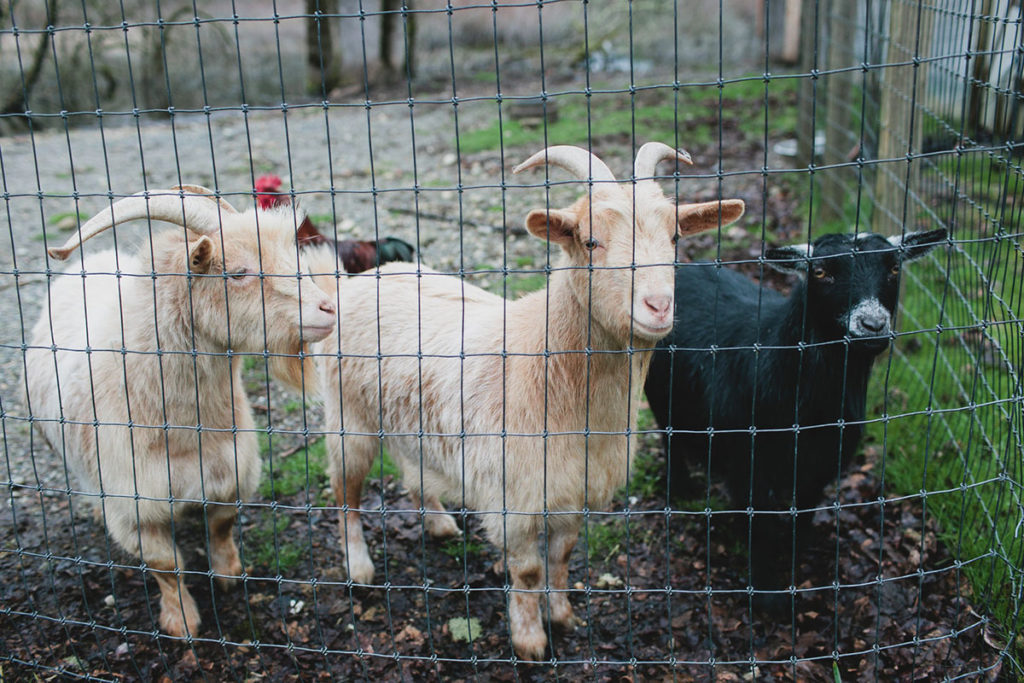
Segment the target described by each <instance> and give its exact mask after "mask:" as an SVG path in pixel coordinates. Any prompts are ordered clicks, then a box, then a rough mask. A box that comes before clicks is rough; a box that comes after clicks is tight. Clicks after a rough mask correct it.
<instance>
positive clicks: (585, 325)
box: [292, 143, 743, 659]
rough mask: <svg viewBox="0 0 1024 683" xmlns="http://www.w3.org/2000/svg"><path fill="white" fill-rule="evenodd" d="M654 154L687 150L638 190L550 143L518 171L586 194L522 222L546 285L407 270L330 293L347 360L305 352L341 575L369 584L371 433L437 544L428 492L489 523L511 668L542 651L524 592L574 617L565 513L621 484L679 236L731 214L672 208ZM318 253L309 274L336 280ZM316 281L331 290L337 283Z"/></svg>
mask: <svg viewBox="0 0 1024 683" xmlns="http://www.w3.org/2000/svg"><path fill="white" fill-rule="evenodd" d="M662 160H673V161H675V160H679V161H684V162H687V163H689V156H688V155H686V154H685V153H682V152H677V151H676V150H674V149H672V148H670V147H668V146H666V145H663V144H660V143H648V144H646V145H644V146H643V147H642V148H641V149H640V152H639V154H638V155H637V158H636V163H635V169H634V173H635V176H636V178H637V179H638V182H636V183H635V185H634V184H632V183H630V184H624V185H619V184H618V183H617V181H616V180H615V177H614V176H613V175H612V173H611V171H609V170H608V167H607V166H606V165H605V164H604V163H603V162H602V161H601V160H600V159H598V158H597V157H596V156H593V155H592V154H590V153H589V152H587V151H586V150H584V149H581V148H578V147H570V146H556V147H549V148H548V149H545V150H543V151H541V152H539V153H537V154H535V155H533V156H532V157H530V158H529V159H528V160H527V161H526V162H524V163H523V164H521V165H519V166H518V167H517V168H516V169H515V172H517V173H518V172H520V171H523V170H526V169H530V168H534V167H536V166H541V165H544V164H549V165H554V166H559V167H561V168H563V169H565V170H567V171H569V172H570V173H572V174H573V175H574V176H576V177H577V178H584V179H585V178H588V176H589V177H591V178H592V179H593V181H594V185H593V189H592V192H591V193H590V194H588V195H587V196H584V197H582V198H580V199H579V200H577V201H576V202H575V203H574V204H573V205H572V206H571V207H569V208H568V209H565V210H555V209H550V210H534V211H531V212H530V214H529V215H528V216H527V218H526V227H527V229H528V230H529V231H530V232H531V233H533V234H534V235H535V236H537V237H539V238H541V239H545V240H548V241H550V242H553V243H556V244H558V245H559V246H560V247H561V248H562V251H563V254H562V257H561V260H560V262H559V263H558V265H557V267H555V268H554V269H553V270H552V272H551V276H550V280H549V284H548V287H547V288H546V289H545V290H542V291H538V292H534V293H532V294H528V295H526V296H524V297H522V298H520V299H518V300H516V301H506V300H505V299H502V298H501V297H498V296H495V295H493V294H489V293H487V292H485V291H483V290H481V289H479V288H476V287H473V286H472V285H469V284H466V283H465V282H463V281H461V280H459V279H458V278H455V277H450V276H445V275H441V274H438V273H434V272H433V271H429V270H425V269H419V270H418V269H417V268H416V266H415V265H413V264H408V263H406V264H389V265H387V266H384V267H382V268H381V269H380V277H379V278H378V277H361V276H354V277H351V278H345V279H344V280H342V281H340V282H338V283H337V286H338V287H339V288H340V293H341V299H340V301H341V310H340V314H339V321H340V325H341V326H342V329H343V330H344V332H343V333H341V336H340V351H341V353H340V355H339V354H337V350H338V349H339V340H338V339H336V338H335V337H333V336H332V337H331V338H328V339H327V340H325V341H324V342H321V343H320V344H317V345H314V346H313V349H312V350H313V351H314V352H319V353H321V354H324V355H322V356H320V357H319V359H318V364H319V368H318V372H319V377H320V381H321V386H320V392H321V395H322V396H323V397H324V400H325V406H326V417H327V421H328V433H329V434H331V433H332V432H333V434H331V435H330V436H328V452H329V453H330V473H331V483H332V486H333V488H334V493H335V496H336V498H337V502H338V504H339V505H340V506H342V507H343V509H344V511H345V512H344V514H343V515H342V517H341V520H340V526H341V534H342V538H343V539H344V540H343V548H344V549H345V550H346V554H347V560H348V572H349V576H350V577H351V579H352V580H353V581H355V582H358V583H369V582H370V581H371V580H372V579H373V563H372V562H371V560H370V556H369V553H368V552H367V547H366V542H365V540H364V537H363V531H362V526H361V522H360V514H359V512H360V511H359V509H358V508H359V504H360V499H361V495H362V487H363V479H364V478H365V477H366V474H367V472H369V470H370V467H371V465H372V463H373V462H374V459H375V456H376V454H377V453H378V447H379V444H380V440H379V438H378V433H379V432H380V433H383V434H384V435H385V436H384V443H385V444H386V445H387V448H388V451H389V452H390V453H391V455H392V456H393V457H395V458H396V459H397V461H398V464H399V465H400V466H401V468H402V470H403V472H404V474H405V482H406V484H407V485H408V486H409V487H410V489H411V490H412V492H413V495H414V498H415V499H416V500H417V501H422V502H423V504H425V505H426V508H427V509H428V510H429V511H428V512H426V514H425V518H424V524H425V526H426V528H427V530H428V531H429V532H430V533H431V534H432V535H434V536H445V535H451V534H457V533H459V529H458V527H457V526H456V524H455V520H454V519H452V517H451V516H449V515H447V514H444V513H443V512H442V510H443V508H442V507H441V504H440V500H439V497H440V496H445V497H446V498H448V499H449V500H450V501H459V502H462V501H465V505H466V506H467V507H468V508H473V509H476V510H480V511H486V512H488V513H492V514H485V515H484V516H483V524H484V528H485V531H486V534H487V536H488V538H489V539H490V540H491V542H492V543H494V544H496V545H498V546H499V547H502V548H506V549H507V552H508V567H509V570H510V572H511V576H512V587H513V589H514V590H513V592H512V594H511V599H510V603H511V604H510V606H509V621H510V624H511V636H512V644H513V646H514V648H515V650H516V652H517V653H518V654H519V656H521V657H524V658H530V659H537V658H540V657H542V656H543V654H544V650H545V647H546V644H547V638H546V636H545V634H544V629H543V627H542V625H541V610H540V603H539V597H540V596H539V594H538V593H537V592H536V591H538V590H540V589H542V588H543V587H544V586H545V585H547V586H550V587H551V589H553V590H551V591H549V593H548V595H549V602H548V604H549V608H550V618H551V620H552V621H554V622H555V623H558V624H563V625H571V624H572V623H574V617H573V613H572V607H571V606H570V604H569V600H568V595H567V593H566V588H567V580H568V560H569V555H570V553H571V551H572V549H573V546H574V545H575V543H576V537H577V535H578V531H579V527H580V525H581V523H582V516H581V515H580V514H562V513H566V512H569V513H579V512H581V511H582V510H584V509H585V508H589V509H600V508H602V507H604V506H605V505H607V504H608V502H609V501H610V499H611V496H612V494H613V492H614V491H615V490H616V489H617V488H619V487H620V486H622V485H623V484H624V483H625V482H626V473H627V471H628V470H629V453H630V447H629V444H628V439H629V436H628V435H629V433H630V431H631V430H632V429H634V428H635V424H636V413H637V405H638V403H639V395H640V392H641V390H642V388H643V384H644V378H645V376H646V373H647V367H648V364H649V361H650V354H651V350H652V349H653V347H654V345H655V343H656V342H657V341H658V339H660V338H661V337H663V336H665V335H666V334H667V333H668V332H669V330H671V329H672V322H673V309H674V306H673V293H674V288H673V272H674V269H673V261H674V257H675V242H676V239H677V238H678V236H679V235H688V234H691V233H695V232H699V231H701V230H707V229H709V228H713V227H716V226H718V225H725V224H728V223H731V222H732V221H734V220H736V219H737V218H739V216H740V215H742V213H743V202H742V201H740V200H729V201H725V202H708V203H703V204H682V205H679V206H676V205H675V204H673V203H672V202H670V201H669V200H668V199H667V198H666V197H665V196H664V195H663V194H662V192H661V189H660V188H659V187H658V185H657V184H656V183H655V181H654V180H653V179H652V178H651V176H653V175H654V170H655V166H656V165H657V164H658V162H660V161H662ZM640 179H642V180H640ZM327 259H328V262H326V263H322V264H314V263H312V262H311V263H310V266H311V268H312V270H313V271H314V272H317V271H320V272H325V271H330V270H331V269H332V268H333V263H334V257H333V255H328V257H327ZM318 284H320V286H321V287H322V288H333V287H334V286H335V282H334V279H333V277H329V278H325V279H324V280H318ZM463 354H464V357H463ZM292 372H293V373H297V372H298V369H293V370H292ZM339 384H340V386H339ZM339 399H340V400H339ZM382 418H383V419H382ZM420 435H422V436H420ZM502 435H504V436H502ZM547 512H550V513H552V514H551V515H550V516H545V514H544V513H547ZM542 531H543V532H544V533H545V534H546V538H547V543H546V546H547V553H548V555H547V560H548V561H547V564H545V563H544V561H543V559H542V557H541V554H540V552H539V550H538V544H539V540H540V534H541V532H542Z"/></svg>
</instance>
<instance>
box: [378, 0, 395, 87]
mask: <svg viewBox="0 0 1024 683" xmlns="http://www.w3.org/2000/svg"><path fill="white" fill-rule="evenodd" d="M396 5H397V0H380V41H379V42H378V43H377V61H378V62H380V67H381V70H382V71H383V72H384V76H385V77H386V78H388V79H390V78H391V77H392V76H394V74H395V64H394V62H392V61H391V53H392V47H393V45H394V41H393V40H392V38H393V37H394V36H393V34H394V32H395V15H394V11H395V9H396Z"/></svg>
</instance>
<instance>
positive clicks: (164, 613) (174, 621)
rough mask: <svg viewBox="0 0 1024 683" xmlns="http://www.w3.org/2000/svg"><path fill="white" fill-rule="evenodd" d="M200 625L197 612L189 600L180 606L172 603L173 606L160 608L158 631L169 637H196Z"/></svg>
mask: <svg viewBox="0 0 1024 683" xmlns="http://www.w3.org/2000/svg"><path fill="white" fill-rule="evenodd" d="M201 623H202V622H201V620H200V619H199V611H198V610H197V609H196V605H195V603H194V602H192V600H191V598H189V599H188V600H187V601H183V603H182V604H180V605H179V604H178V603H177V601H174V604H171V605H161V607H160V630H161V631H163V632H164V633H166V634H167V635H169V636H174V637H175V638H184V637H185V636H187V635H189V634H191V635H193V636H195V635H198V633H199V625H200V624H201Z"/></svg>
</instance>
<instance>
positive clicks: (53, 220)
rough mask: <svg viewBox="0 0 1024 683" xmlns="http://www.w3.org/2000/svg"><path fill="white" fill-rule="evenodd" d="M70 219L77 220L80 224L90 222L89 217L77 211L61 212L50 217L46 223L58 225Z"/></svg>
mask: <svg viewBox="0 0 1024 683" xmlns="http://www.w3.org/2000/svg"><path fill="white" fill-rule="evenodd" d="M68 218H75V219H77V220H78V222H80V223H85V222H86V221H87V220H89V216H87V215H86V214H84V213H79V212H77V211H61V212H60V213H55V214H53V215H52V216H50V217H49V218H48V219H47V220H46V223H47V225H57V224H58V223H60V222H62V221H65V220H67V219H68Z"/></svg>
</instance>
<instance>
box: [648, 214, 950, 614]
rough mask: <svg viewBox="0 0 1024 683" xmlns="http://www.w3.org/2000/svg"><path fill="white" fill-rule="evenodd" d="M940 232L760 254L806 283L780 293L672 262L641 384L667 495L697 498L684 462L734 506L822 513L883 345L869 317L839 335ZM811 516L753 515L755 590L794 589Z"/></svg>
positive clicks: (891, 290) (837, 238) (888, 301)
mask: <svg viewBox="0 0 1024 683" xmlns="http://www.w3.org/2000/svg"><path fill="white" fill-rule="evenodd" d="M945 237H946V232H945V231H944V230H936V231H932V232H927V233H914V234H910V235H907V236H906V237H905V238H904V239H903V241H902V243H901V244H900V246H897V247H894V246H893V245H892V244H891V243H890V242H888V241H887V240H886V239H885V238H883V237H881V236H879V235H874V234H868V235H860V236H857V237H853V236H850V235H826V236H823V237H821V238H819V239H818V240H817V241H816V242H815V243H814V245H813V249H812V251H811V257H810V258H808V256H807V254H806V251H801V250H800V249H799V248H796V247H783V248H781V249H773V250H769V251H768V252H767V253H766V258H768V259H769V260H771V261H776V262H775V263H772V265H773V266H775V267H777V268H778V269H780V270H784V271H789V272H799V273H802V274H804V275H805V277H801V279H800V280H799V281H798V282H797V283H796V285H795V286H794V287H793V291H792V292H791V293H790V295H789V296H788V297H783V296H782V295H780V294H779V293H777V292H775V291H772V290H769V289H763V288H761V287H759V286H758V285H757V284H756V283H754V282H752V281H750V280H748V279H747V278H746V277H744V276H742V275H740V274H739V273H737V272H735V271H732V270H729V269H728V268H725V267H720V266H715V265H713V264H682V265H680V266H679V267H678V268H677V271H676V324H675V328H674V330H673V332H672V333H671V334H670V335H669V337H667V338H666V339H665V340H664V341H663V342H662V343H661V344H659V348H658V350H657V351H656V352H655V354H654V359H653V361H652V364H651V371H650V375H649V376H648V380H647V384H646V391H647V398H648V400H649V401H650V404H651V409H652V410H653V412H654V415H655V417H656V419H657V421H658V424H659V425H660V426H661V427H662V428H664V429H667V430H671V436H670V435H669V434H666V438H665V443H666V448H667V449H668V452H669V454H670V477H669V493H670V495H671V496H672V498H673V499H675V500H679V499H681V498H692V497H694V496H695V495H700V494H701V493H702V491H701V490H695V489H696V487H695V486H694V485H693V482H692V481H691V479H690V467H693V466H696V467H698V468H701V469H707V466H708V463H710V469H711V471H710V475H711V476H712V477H714V478H716V479H721V480H724V482H725V484H726V486H727V488H728V490H729V494H730V496H731V498H732V503H733V505H735V506H736V507H738V508H739V509H746V508H747V507H748V506H749V507H750V508H752V509H753V510H759V511H760V510H774V511H780V510H781V511H786V510H789V509H790V508H791V506H795V508H796V509H797V510H807V509H808V508H813V507H815V506H817V505H818V504H819V503H820V502H821V497H822V489H823V488H824V487H825V486H826V485H828V483H829V482H834V481H836V480H837V479H838V477H839V475H840V473H842V472H843V470H844V469H845V468H846V467H848V466H849V465H850V463H851V461H852V460H853V458H854V455H855V452H856V447H857V443H858V442H859V440H860V437H861V433H862V431H863V426H862V424H861V423H862V422H863V420H864V414H865V398H866V393H867V384H868V376H869V374H870V370H871V365H872V363H873V361H874V359H875V357H876V356H877V355H878V354H879V353H880V352H882V351H883V350H885V349H886V348H887V347H888V344H889V339H890V332H889V321H888V319H885V316H879V315H878V314H877V309H876V313H875V315H874V316H873V317H871V318H866V317H863V316H860V315H859V316H858V318H859V319H860V320H862V321H864V322H862V323H861V326H860V330H861V331H862V332H863V331H864V330H865V329H867V328H866V327H865V326H870V328H871V329H878V330H880V333H879V334H877V335H859V336H853V335H852V334H851V335H849V339H846V337H847V335H848V324H849V322H850V321H849V318H850V311H851V310H852V309H853V308H854V307H855V306H856V305H857V304H858V303H860V302H862V301H866V300H871V299H876V300H877V301H878V302H879V303H881V304H882V306H884V308H885V309H887V310H888V311H889V312H890V313H891V312H892V311H894V310H895V307H896V302H897V297H898V293H899V266H900V265H901V264H902V262H904V261H907V260H909V259H912V258H917V257H919V256H922V255H924V254H925V253H926V252H927V251H928V250H929V249H931V248H932V247H934V246H935V245H936V244H938V243H940V242H941V241H942V240H943V239H945ZM883 323H884V327H879V326H880V325H882V324H883ZM794 425H799V430H796V429H794ZM709 427H711V428H713V430H714V434H713V436H709V431H708V430H709ZM755 430H756V431H755ZM810 518H811V513H808V512H803V513H801V514H799V515H797V516H796V520H795V521H794V519H793V518H792V517H791V516H789V515H777V514H774V515H772V514H769V515H766V514H755V515H754V516H753V518H752V527H751V528H750V532H751V547H750V561H751V577H750V578H751V585H752V586H753V587H754V588H755V589H758V590H779V589H784V588H787V587H788V586H790V585H791V584H792V585H799V583H800V577H798V576H796V577H794V576H793V573H792V563H791V561H790V558H791V557H792V550H793V548H794V537H793V532H794V530H795V532H796V539H795V540H796V546H795V548H796V552H797V554H798V555H797V556H798V557H799V554H800V552H801V545H802V544H804V543H806V542H807V540H808V539H807V536H808V531H809V530H808V526H809V523H810ZM797 564H799V562H798V563H797ZM756 603H757V604H758V606H759V607H763V608H767V609H771V610H780V609H782V608H784V607H785V606H787V605H788V604H789V596H788V594H758V595H757V596H756Z"/></svg>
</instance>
